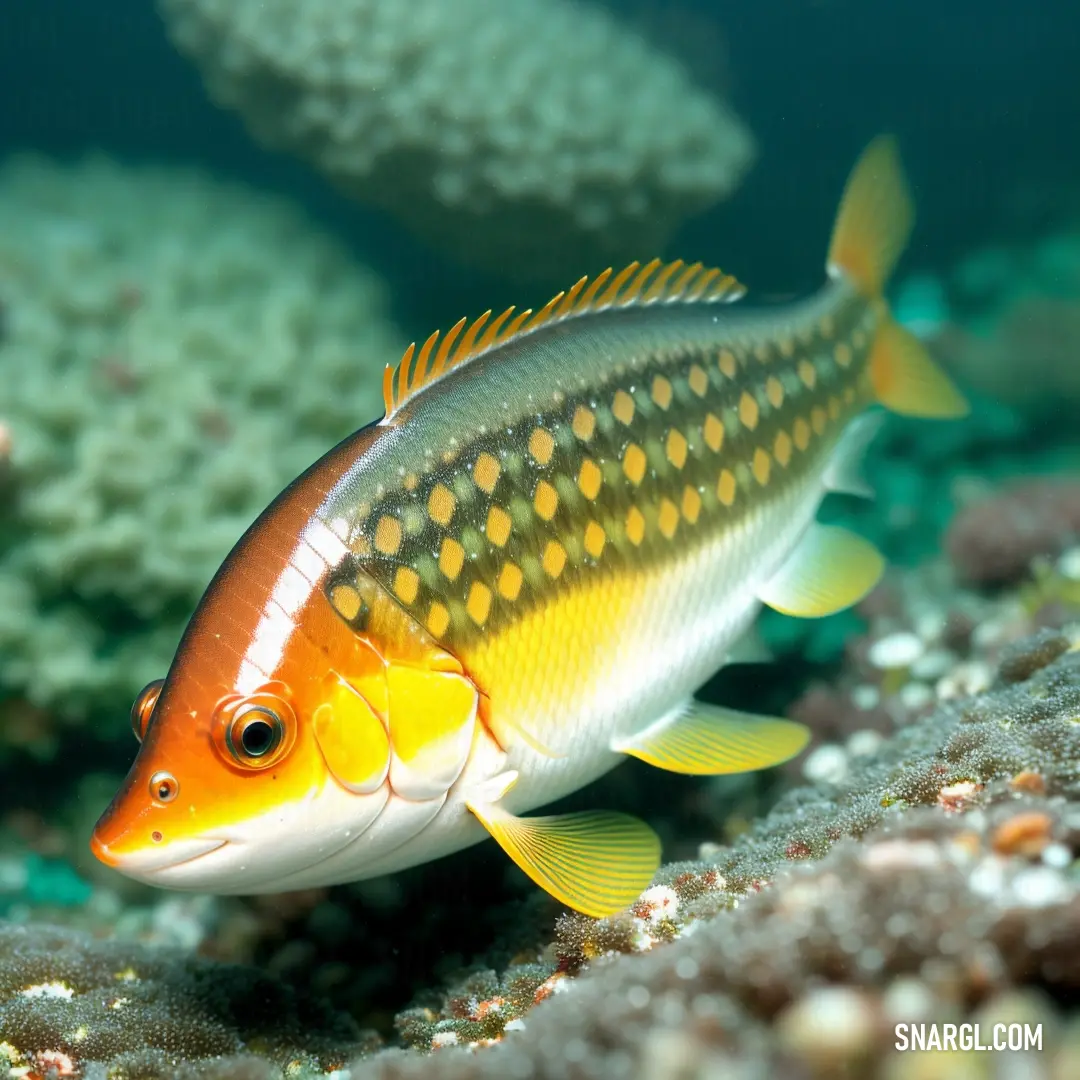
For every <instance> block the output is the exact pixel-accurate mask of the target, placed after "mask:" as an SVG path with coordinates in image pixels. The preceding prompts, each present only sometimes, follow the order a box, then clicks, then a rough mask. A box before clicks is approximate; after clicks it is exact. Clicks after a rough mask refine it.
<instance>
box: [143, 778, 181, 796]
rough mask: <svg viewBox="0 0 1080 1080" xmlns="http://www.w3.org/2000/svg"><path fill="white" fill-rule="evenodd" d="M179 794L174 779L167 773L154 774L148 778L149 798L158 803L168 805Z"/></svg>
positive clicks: (178, 788)
mask: <svg viewBox="0 0 1080 1080" xmlns="http://www.w3.org/2000/svg"><path fill="white" fill-rule="evenodd" d="M179 794H180V785H179V783H177V780H176V777H175V776H173V774H172V773H168V772H156V773H154V775H153V776H151V777H150V797H151V798H152V799H154V800H156V801H157V802H160V803H170V802H172V801H173V799H175V798H176V796H177V795H179Z"/></svg>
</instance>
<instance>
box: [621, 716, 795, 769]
mask: <svg viewBox="0 0 1080 1080" xmlns="http://www.w3.org/2000/svg"><path fill="white" fill-rule="evenodd" d="M809 739H810V729H809V728H807V727H806V726H805V725H803V724H797V723H795V722H794V721H792V720H781V719H779V718H776V717H772V716H754V715H753V714H751V713H741V712H736V711H735V710H734V709H724V708H722V707H720V706H719V705H704V704H702V703H701V702H698V701H693V702H691V703H690V705H689V706H688V707H687V708H686V709H685V710H683V711H680V713H679V714H678V715H676V716H675V717H674V718H672V719H668V718H665V719H663V720H661V721H660V722H659V723H658V724H655V725H654V726H653V727H652V728H650V729H648V730H647V731H643V732H642V733H641V734H640V735H637V736H634V737H633V738H630V739H623V740H620V741H619V742H617V743H614V744H612V749H613V750H616V751H618V752H619V753H622V754H629V755H630V756H631V757H636V758H640V759H641V760H642V761H644V762H647V763H648V764H649V765H654V766H655V767H656V768H658V769H666V770H667V771H668V772H676V773H687V774H689V775H691V776H721V775H723V774H725V773H739V772H751V771H753V770H754V769H768V768H770V767H771V766H773V765H779V764H780V763H781V762H783V761H787V760H788V759H789V758H793V757H794V756H795V755H796V754H798V753H799V752H800V751H801V750H802V749H803V748H804V747H805V746H806V744H807V742H808V741H809Z"/></svg>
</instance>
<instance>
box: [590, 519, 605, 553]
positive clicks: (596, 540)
mask: <svg viewBox="0 0 1080 1080" xmlns="http://www.w3.org/2000/svg"><path fill="white" fill-rule="evenodd" d="M606 542H607V534H606V533H605V532H604V529H603V526H601V525H599V524H598V523H597V522H595V521H590V522H589V524H588V525H586V526H585V550H586V551H587V552H588V553H589V554H590V555H591V556H592V557H593V558H594V559H599V558H600V555H601V553H602V552H603V550H604V544H605V543H606Z"/></svg>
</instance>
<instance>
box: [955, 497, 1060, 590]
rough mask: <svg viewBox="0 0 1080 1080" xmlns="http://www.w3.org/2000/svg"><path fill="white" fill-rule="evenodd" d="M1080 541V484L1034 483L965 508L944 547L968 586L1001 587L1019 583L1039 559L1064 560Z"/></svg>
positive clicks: (957, 516)
mask: <svg viewBox="0 0 1080 1080" xmlns="http://www.w3.org/2000/svg"><path fill="white" fill-rule="evenodd" d="M1078 538H1080V483H1078V482H1077V481H1075V480H1070V479H1065V478H1062V479H1060V480H1052V479H1038V478H1035V479H1029V480H1026V481H1019V480H1017V481H1014V482H1013V483H1011V484H1010V485H1009V486H1008V487H1007V488H1006V489H1005V490H1003V491H1000V492H998V493H996V494H994V495H992V496H990V497H986V498H982V499H979V500H977V501H975V502H973V503H971V504H970V505H968V506H965V507H963V508H962V509H961V510H960V512H959V513H958V514H957V515H956V516H955V517H954V518H953V520H952V522H951V524H950V525H949V529H948V531H947V533H946V534H945V547H946V550H947V551H948V553H949V557H950V558H951V559H952V562H953V565H954V566H955V567H956V570H957V572H958V573H959V574H960V576H961V577H962V578H963V579H964V580H965V581H969V582H976V583H978V584H981V585H1001V584H1006V583H1010V582H1015V581H1018V580H1020V579H1021V578H1023V577H1024V576H1025V575H1026V574H1027V573H1028V572H1029V571H1030V569H1031V564H1032V562H1033V561H1034V560H1035V559H1036V558H1037V557H1038V556H1048V557H1052V556H1057V555H1060V554H1061V553H1062V552H1063V551H1064V550H1065V549H1066V548H1067V547H1068V546H1069V545H1070V544H1071V543H1073V542H1075V541H1076V540H1077V539H1078Z"/></svg>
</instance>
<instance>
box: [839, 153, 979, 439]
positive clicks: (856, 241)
mask: <svg viewBox="0 0 1080 1080" xmlns="http://www.w3.org/2000/svg"><path fill="white" fill-rule="evenodd" d="M914 222H915V210H914V204H913V202H912V199H911V191H910V189H909V188H908V184H907V180H906V179H905V177H904V171H903V168H902V167H901V165H900V154H899V152H898V151H897V148H896V140H895V139H893V138H892V137H891V136H888V135H882V136H879V137H878V138H876V139H875V140H874V141H873V142H872V143H871V144H870V145H869V146H868V147H867V148H866V149H865V150H864V151H863V153H862V156H861V157H860V158H859V160H858V161H857V162H856V164H855V168H854V169H853V170H852V172H851V176H850V177H849V178H848V182H847V187H846V188H845V189H844V197H843V198H842V199H841V200H840V211H839V213H838V214H837V216H836V224H835V225H834V226H833V235H832V242H831V243H830V245H829V258H828V263H827V266H828V270H829V275H830V276H831V277H844V278H846V279H847V280H848V281H850V282H851V284H852V285H854V286H855V288H856V289H858V290H859V292H860V293H862V294H863V295H864V296H866V297H867V298H868V299H870V300H874V301H877V302H879V303H880V304H881V305H882V310H883V318H882V321H881V324H880V326H879V328H878V332H877V335H876V336H875V338H874V342H873V347H872V349H871V352H870V380H871V382H872V384H873V387H874V392H875V394H876V395H877V399H878V401H879V402H881V404H882V405H884V406H885V407H886V408H887V409H890V410H892V411H893V412H898V413H903V414H905V415H907V416H926V417H942V418H943V417H956V416H964V415H966V414H967V411H968V404H967V402H966V401H965V400H964V396H963V394H961V393H960V391H959V390H957V389H956V387H955V386H953V384H952V382H951V381H950V379H949V378H948V376H947V375H945V373H944V372H942V371H940V370H939V369H938V367H937V365H936V364H935V363H934V361H933V360H932V359H931V358H930V355H929V354H928V353H927V351H926V349H925V348H924V347H923V345H922V343H921V342H920V341H919V340H918V338H916V337H915V336H914V335H913V334H911V333H909V332H908V331H907V330H905V329H903V327H901V326H898V325H897V324H896V322H895V321H894V320H893V318H892V316H891V315H890V314H889V313H888V309H887V308H885V306H884V301H882V300H881V294H882V291H883V290H884V288H885V283H886V282H887V281H888V279H889V275H890V274H891V273H892V271H893V268H894V267H895V266H896V263H897V261H898V260H899V258H900V256H901V254H903V251H904V248H905V247H906V246H907V242H908V237H910V235H911V229H912V226H913V224H914Z"/></svg>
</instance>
